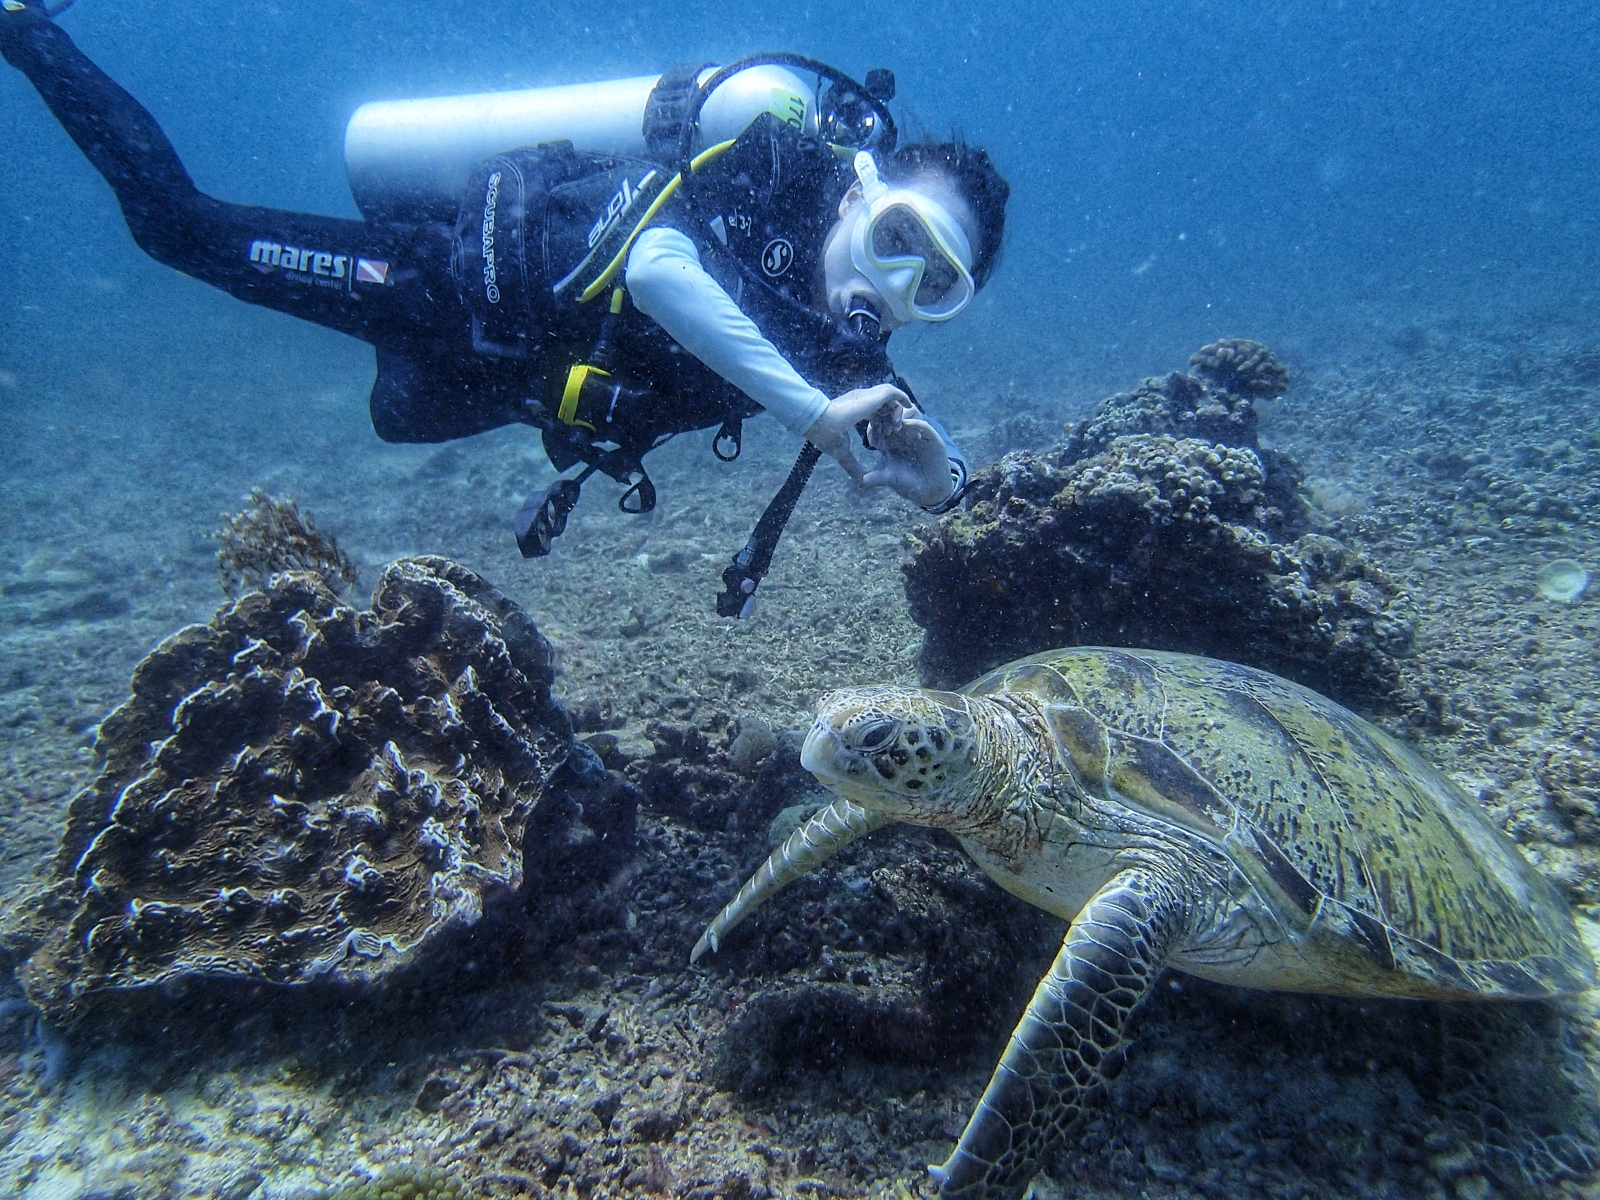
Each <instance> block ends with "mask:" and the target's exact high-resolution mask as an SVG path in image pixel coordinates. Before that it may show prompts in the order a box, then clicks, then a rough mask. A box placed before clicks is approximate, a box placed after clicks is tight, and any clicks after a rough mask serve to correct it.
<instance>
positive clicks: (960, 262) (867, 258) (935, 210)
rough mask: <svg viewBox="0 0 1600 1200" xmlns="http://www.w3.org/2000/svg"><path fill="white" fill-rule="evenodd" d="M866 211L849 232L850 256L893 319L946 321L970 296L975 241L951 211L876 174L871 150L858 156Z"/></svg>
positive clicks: (858, 170) (974, 288) (975, 287)
mask: <svg viewBox="0 0 1600 1200" xmlns="http://www.w3.org/2000/svg"><path fill="white" fill-rule="evenodd" d="M855 167H856V178H857V179H858V180H860V185H859V186H860V188H861V200H862V203H863V204H865V205H866V212H865V213H863V214H862V215H861V216H860V217H858V218H857V219H856V224H855V228H854V229H853V230H852V231H851V234H850V261H851V262H853V263H854V264H855V268H856V270H858V271H860V272H861V274H862V275H863V276H865V277H866V280H867V282H868V283H870V284H872V286H873V289H874V290H875V291H876V292H877V293H878V295H879V296H881V297H883V301H884V303H885V304H887V305H888V306H889V311H890V312H892V313H893V314H894V316H895V319H896V320H898V321H900V322H902V323H903V324H910V323H911V322H912V321H948V320H949V319H950V318H951V317H953V316H955V315H956V314H957V313H958V312H960V311H961V310H962V309H963V308H965V307H966V306H967V304H968V303H969V302H970V301H971V300H972V296H973V293H975V292H976V291H977V290H978V289H977V285H976V284H974V283H973V282H972V245H971V243H970V242H968V241H967V235H966V233H965V232H964V231H963V230H962V228H961V224H960V222H958V221H957V220H956V219H955V218H954V217H953V216H951V215H950V213H949V211H948V210H947V209H946V208H945V207H944V206H943V205H941V204H939V203H937V202H935V201H933V200H930V199H929V198H928V197H927V196H924V195H923V194H922V193H920V192H916V191H912V190H911V189H910V188H891V187H889V186H888V185H887V184H886V183H884V182H883V180H881V179H879V178H878V164H877V163H876V162H875V161H874V160H873V157H872V155H871V153H869V152H868V151H866V150H862V151H860V152H859V153H858V154H857V155H856V158H855Z"/></svg>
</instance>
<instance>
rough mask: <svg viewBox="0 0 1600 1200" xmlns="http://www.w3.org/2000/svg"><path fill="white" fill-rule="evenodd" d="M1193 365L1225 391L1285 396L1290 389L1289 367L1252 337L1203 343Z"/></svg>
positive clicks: (1193, 357)
mask: <svg viewBox="0 0 1600 1200" xmlns="http://www.w3.org/2000/svg"><path fill="white" fill-rule="evenodd" d="M1189 365H1190V366H1191V367H1193V368H1194V370H1195V374H1196V375H1201V376H1203V377H1205V378H1206V379H1208V380H1210V381H1211V382H1212V383H1214V384H1216V385H1217V386H1218V387H1219V388H1221V389H1222V390H1224V391H1227V392H1232V393H1234V394H1235V395H1240V396H1281V395H1283V393H1284V392H1286V391H1288V390H1289V370H1288V368H1287V367H1285V366H1284V365H1283V364H1282V363H1281V362H1279V361H1278V356H1277V355H1276V354H1274V353H1273V352H1272V351H1271V350H1268V349H1267V348H1266V347H1265V346H1263V345H1262V344H1261V343H1260V342H1252V341H1251V340H1250V339H1249V338H1223V339H1221V340H1220V341H1216V342H1211V343H1209V344H1207V345H1204V346H1201V347H1200V349H1199V350H1197V351H1195V352H1194V353H1193V354H1191V355H1190V356H1189Z"/></svg>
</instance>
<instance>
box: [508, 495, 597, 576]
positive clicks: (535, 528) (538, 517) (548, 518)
mask: <svg viewBox="0 0 1600 1200" xmlns="http://www.w3.org/2000/svg"><path fill="white" fill-rule="evenodd" d="M579 491H580V487H579V483H578V481H577V480H576V479H558V480H556V481H555V483H553V484H551V485H550V486H549V487H547V488H545V489H544V491H542V492H535V493H534V494H533V495H531V496H529V497H528V499H527V500H526V502H524V504H523V505H522V507H521V508H520V509H518V510H517V515H516V517H515V518H513V520H512V529H513V531H514V532H515V533H516V535H517V549H518V550H520V551H522V557H523V558H543V557H544V556H545V555H547V554H549V553H550V544H551V543H552V542H554V541H555V540H556V538H558V537H560V536H561V535H562V534H563V533H564V532H565V531H566V528H567V516H568V515H569V514H570V513H571V512H572V509H573V507H574V506H575V505H576V504H577V503H578V495H579Z"/></svg>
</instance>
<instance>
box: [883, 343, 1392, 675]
mask: <svg viewBox="0 0 1600 1200" xmlns="http://www.w3.org/2000/svg"><path fill="white" fill-rule="evenodd" d="M1219 345H1221V346H1224V347H1226V346H1227V344H1226V343H1219ZM1252 345H1254V344H1253V343H1252ZM1215 350H1216V347H1208V348H1207V351H1215ZM1205 353H1206V351H1202V355H1204V354H1205ZM1240 353H1243V352H1239V351H1237V348H1235V349H1234V350H1233V351H1230V352H1229V356H1223V357H1226V358H1227V361H1228V362H1234V360H1235V358H1237V357H1238V355H1239V354H1240ZM1263 354H1265V355H1267V357H1270V352H1266V351H1265V348H1264V347H1263V348H1258V349H1257V350H1254V351H1250V352H1249V353H1248V355H1245V362H1246V365H1244V366H1241V365H1237V364H1235V369H1234V372H1233V373H1232V374H1227V373H1225V372H1224V371H1223V370H1222V366H1221V365H1213V366H1212V368H1211V375H1210V379H1209V380H1203V379H1200V378H1197V377H1195V376H1191V375H1184V374H1180V373H1176V372H1175V373H1173V374H1171V375H1168V376H1165V377H1163V378H1157V379H1147V380H1145V381H1144V383H1143V384H1141V385H1140V386H1139V388H1137V389H1136V390H1135V391H1133V392H1129V393H1122V394H1119V395H1116V396H1112V397H1110V398H1109V399H1107V400H1106V401H1104V402H1103V403H1102V404H1101V405H1100V407H1099V409H1098V410H1097V411H1096V412H1095V413H1094V414H1093V415H1092V416H1091V417H1090V418H1088V419H1087V420H1085V421H1083V422H1080V423H1079V424H1078V425H1076V426H1075V427H1073V428H1072V429H1071V430H1070V431H1069V434H1068V437H1067V440H1066V442H1065V443H1064V444H1062V445H1060V446H1058V447H1057V448H1055V449H1054V450H1052V451H1050V452H1047V453H1046V454H1043V455H1033V454H1026V453H1019V454H1011V455H1007V456H1006V457H1005V458H1004V459H1002V460H1001V461H1000V462H999V463H998V464H997V465H995V466H993V467H990V468H988V469H987V470H985V471H983V472H981V473H979V475H978V476H977V477H976V478H975V479H974V480H973V483H972V486H971V487H970V488H969V490H968V493H967V497H966V499H965V501H964V503H963V507H962V508H961V509H958V510H957V511H956V512H954V513H951V514H949V515H948V516H946V517H945V518H943V520H941V522H940V523H939V525H938V526H937V528H935V529H933V530H931V531H924V532H922V533H921V534H920V535H919V536H918V537H917V538H915V539H914V542H913V558H912V561H911V562H910V563H908V564H907V566H906V568H905V583H906V596H907V599H908V600H909V602H910V606H911V613H912V618H913V619H914V620H915V621H916V622H917V624H919V625H921V626H922V628H923V630H924V640H923V650H922V660H921V667H922V675H923V679H924V682H926V683H929V684H932V685H936V686H954V685H957V684H960V683H963V682H965V681H966V680H968V679H970V678H972V677H974V676H976V675H977V674H979V673H980V672H982V671H984V670H987V669H988V668H989V667H991V666H994V665H995V664H997V663H1001V662H1004V661H1006V660H1008V659H1011V658H1015V657H1017V656H1019V655H1022V654H1027V653H1032V652H1034V651H1038V650H1045V649H1050V648H1054V647H1058V646H1067V645H1097V644H1099V645H1123V646H1148V647H1153V648H1158V649H1173V650H1186V651H1190V652H1193V653H1199V654H1209V655H1213V656H1216V657H1220V658H1229V659H1235V660H1237V661H1241V662H1247V663H1250V664H1252V665H1255V666H1260V667H1264V668H1266V669H1268V670H1271V671H1276V672H1278V673H1279V674H1283V675H1286V676H1288V677H1290V678H1293V679H1297V680H1299V681H1301V682H1303V683H1306V684H1308V685H1310V686H1312V687H1316V688H1318V689H1320V690H1323V691H1326V692H1329V693H1330V694H1332V695H1335V696H1338V697H1340V698H1343V699H1350V700H1368V699H1371V698H1373V697H1378V696H1383V695H1386V694H1388V693H1389V692H1391V691H1393V690H1394V689H1395V688H1396V686H1397V684H1398V681H1399V675H1400V670H1399V660H1400V659H1402V658H1404V657H1405V656H1407V655H1408V654H1409V653H1411V649H1412V638H1413V630H1414V618H1413V617H1412V615H1411V606H1410V601H1409V598H1408V597H1407V596H1406V595H1405V593H1404V592H1403V590H1402V589H1401V588H1400V587H1399V585H1398V584H1397V583H1396V582H1395V581H1394V580H1393V579H1391V578H1390V577H1389V576H1388V575H1387V574H1385V573H1384V571H1383V570H1382V569H1380V568H1379V567H1378V566H1377V564H1375V563H1373V562H1372V561H1371V560H1370V559H1368V558H1366V557H1365V556H1364V555H1363V554H1361V553H1360V552H1359V551H1357V550H1354V549H1352V548H1351V547H1348V546H1346V545H1344V544H1342V543H1340V542H1338V541H1337V540H1335V539H1333V538H1330V537H1325V536H1321V535H1318V534H1316V533H1311V532H1307V526H1308V523H1309V510H1308V508H1307V506H1306V503H1305V501H1304V500H1303V498H1302V497H1301V496H1300V477H1299V472H1298V470H1297V468H1296V467H1295V464H1294V463H1293V462H1292V461H1290V460H1289V459H1288V458H1287V457H1286V456H1284V455H1282V454H1279V453H1276V452H1274V451H1272V450H1269V449H1264V448H1262V447H1261V446H1260V445H1259V442H1258V439H1257V436H1256V416H1255V410H1254V407H1253V399H1252V397H1255V398H1259V397H1261V396H1266V395H1271V394H1273V391H1272V389H1273V387H1274V386H1278V385H1277V384H1275V383H1273V380H1276V379H1278V378H1279V377H1278V376H1277V375H1276V374H1275V373H1274V372H1273V371H1272V370H1271V369H1270V368H1271V365H1272V364H1275V363H1276V359H1272V360H1271V363H1266V362H1265V360H1264V359H1263ZM1198 357H1200V356H1197V358H1198ZM1213 357H1218V355H1213ZM1219 362H1221V359H1220V358H1219ZM1250 362H1253V363H1254V364H1255V365H1254V366H1253V367H1248V369H1247V366H1248V363H1250ZM1277 370H1278V371H1281V370H1282V368H1281V366H1280V367H1278V368H1277ZM1224 379H1225V380H1227V381H1229V382H1231V383H1233V384H1234V385H1235V386H1239V387H1241V388H1243V387H1246V386H1247V385H1248V387H1249V389H1250V391H1249V394H1242V393H1236V392H1230V391H1227V390H1225V389H1224V388H1223V387H1222V385H1221V382H1218V381H1219V380H1224ZM1280 382H1281V381H1280Z"/></svg>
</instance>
